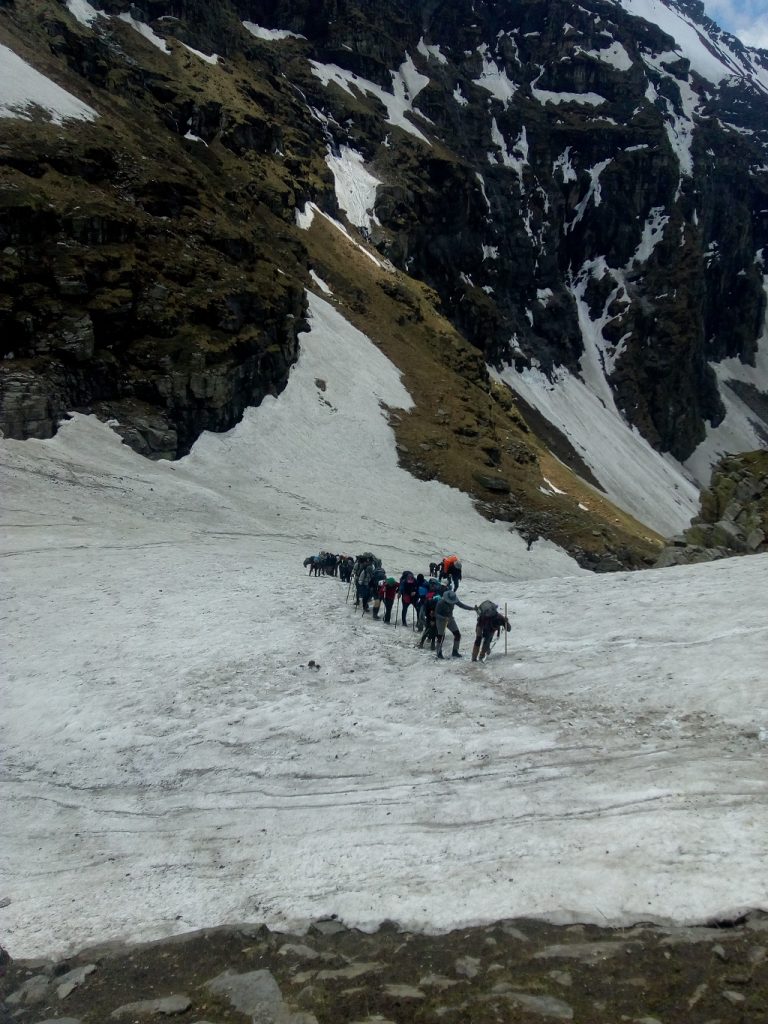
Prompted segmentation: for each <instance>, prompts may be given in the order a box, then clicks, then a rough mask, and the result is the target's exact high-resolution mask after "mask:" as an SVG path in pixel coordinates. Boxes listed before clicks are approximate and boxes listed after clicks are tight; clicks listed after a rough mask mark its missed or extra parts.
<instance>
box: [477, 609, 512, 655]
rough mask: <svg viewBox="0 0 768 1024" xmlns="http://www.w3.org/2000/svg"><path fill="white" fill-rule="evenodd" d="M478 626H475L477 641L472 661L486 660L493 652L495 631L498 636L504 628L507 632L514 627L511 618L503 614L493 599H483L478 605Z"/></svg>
mask: <svg viewBox="0 0 768 1024" xmlns="http://www.w3.org/2000/svg"><path fill="white" fill-rule="evenodd" d="M476 610H477V626H476V627H475V643H474V646H473V647H472V661H477V659H478V657H479V658H480V661H485V659H486V658H487V657H488V655H489V654H490V653H491V641H492V640H493V635H494V633H495V634H496V636H498V635H499V633H500V632H501V630H502V627H503V628H504V629H506V631H507V632H509V631H510V629H512V627H511V626H510V624H509V619H508V618H506V617H505V616H504V615H502V614H501V612H500V611H499V608H498V605H495V604H494V603H493V602H492V601H483V602H482V603H481V604H479V605H478V606H477V609H476Z"/></svg>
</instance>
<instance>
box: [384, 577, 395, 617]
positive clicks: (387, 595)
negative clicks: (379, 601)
mask: <svg viewBox="0 0 768 1024" xmlns="http://www.w3.org/2000/svg"><path fill="white" fill-rule="evenodd" d="M381 590H382V596H383V599H384V621H385V622H391V621H392V605H393V604H394V603H395V595H396V594H397V580H396V579H395V577H394V576H388V577H387V579H386V580H385V581H384V583H383V584H381Z"/></svg>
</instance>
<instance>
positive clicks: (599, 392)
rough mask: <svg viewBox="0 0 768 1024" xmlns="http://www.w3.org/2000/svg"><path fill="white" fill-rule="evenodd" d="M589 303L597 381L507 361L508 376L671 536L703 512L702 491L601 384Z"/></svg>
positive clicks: (613, 493)
mask: <svg viewBox="0 0 768 1024" xmlns="http://www.w3.org/2000/svg"><path fill="white" fill-rule="evenodd" d="M574 298H576V299H577V302H578V297H577V296H574ZM584 305H585V304H584V303H580V304H579V318H580V321H581V326H582V333H584V334H585V339H584V348H585V354H584V358H583V359H582V364H583V368H584V372H585V373H586V374H587V376H589V377H591V386H590V382H585V381H584V380H581V379H580V378H579V377H575V376H574V375H573V374H571V373H569V372H568V370H566V369H564V368H560V369H558V370H556V371H555V374H554V376H553V379H552V380H549V378H548V377H547V376H546V375H545V374H544V373H542V371H541V370H538V369H531V370H523V371H522V372H521V373H518V372H517V371H516V370H515V369H514V368H513V367H507V368H506V369H505V370H503V371H502V373H501V379H502V380H504V381H506V382H507V383H508V384H509V385H510V386H511V387H512V388H513V389H514V390H515V391H516V392H518V394H520V395H521V396H522V397H523V398H524V399H525V400H526V402H529V403H530V404H531V405H532V406H534V408H536V409H538V410H539V412H541V413H542V415H543V416H545V417H546V419H548V420H549V422H550V423H552V424H553V425H554V426H556V427H557V428H558V429H559V430H562V431H563V433H564V434H565V435H566V437H568V438H569V440H570V441H571V443H572V444H573V446H574V448H575V449H576V451H577V452H578V453H579V455H581V457H582V458H583V459H584V461H585V462H586V464H587V465H588V466H589V468H590V469H591V470H592V471H593V473H594V474H595V477H596V478H597V480H598V481H599V482H600V485H601V486H602V488H603V490H604V491H605V492H606V494H607V495H608V497H609V498H610V499H611V501H613V502H614V503H615V504H617V505H619V506H620V507H621V508H623V509H626V511H627V512H630V513H631V514H632V515H633V516H635V518H636V519H639V520H640V522H642V523H646V524H647V525H648V526H650V527H652V528H653V529H655V530H657V531H658V532H659V533H661V534H663V535H664V536H667V537H668V536H671V535H672V534H675V533H679V532H680V531H681V530H682V529H684V528H685V527H686V526H688V524H689V523H690V520H691V518H692V516H694V515H695V514H696V512H697V511H698V490H697V488H696V487H695V485H694V484H693V483H692V482H691V480H690V479H689V478H688V477H687V475H686V474H685V471H684V469H683V467H682V466H680V465H679V464H678V463H676V462H675V461H674V459H672V458H671V457H670V456H665V455H661V454H659V452H657V451H655V449H653V448H652V447H651V446H650V445H649V444H648V442H647V441H646V440H645V439H644V438H643V437H642V436H641V434H640V433H638V431H637V430H635V429H634V428H632V427H630V426H629V425H628V424H627V423H626V421H625V420H624V419H623V418H622V417H621V415H620V414H619V412H618V411H617V409H616V406H615V404H614V402H613V398H612V393H611V391H610V387H609V386H608V384H607V383H604V387H601V386H600V380H601V379H602V380H603V381H604V375H603V374H602V373H601V369H600V363H601V359H600V351H601V348H600V344H599V339H598V337H596V335H597V330H596V327H597V326H599V325H595V324H593V323H592V322H591V321H589V322H586V314H585V312H584V309H583V306H584Z"/></svg>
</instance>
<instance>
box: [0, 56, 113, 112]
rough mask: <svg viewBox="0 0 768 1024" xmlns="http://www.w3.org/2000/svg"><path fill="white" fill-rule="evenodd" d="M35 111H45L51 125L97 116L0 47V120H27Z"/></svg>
mask: <svg viewBox="0 0 768 1024" xmlns="http://www.w3.org/2000/svg"><path fill="white" fill-rule="evenodd" d="M35 107H39V108H41V109H42V110H45V111H46V112H47V113H48V115H49V116H50V118H51V120H52V121H53V122H54V124H63V123H64V122H65V121H70V120H71V121H93V120H94V118H96V117H98V116H99V115H98V114H97V113H96V111H95V110H94V109H93V107H89V106H88V104H87V103H83V101H82V100H79V99H77V98H76V97H75V96H73V95H72V94H71V93H69V92H67V91H66V89H62V88H61V86H60V85H56V83H55V82H52V81H51V80H50V78H46V77H45V75H43V74H41V72H39V71H38V70H37V69H36V68H33V67H32V65H31V64H27V62H26V61H25V60H22V58H21V57H19V55H18V54H17V53H14V51H13V50H10V49H9V48H8V47H7V46H3V45H2V43H0V118H4V117H11V118H22V119H24V120H29V118H30V116H31V112H32V111H33V110H34V108H35Z"/></svg>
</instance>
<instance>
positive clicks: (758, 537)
mask: <svg viewBox="0 0 768 1024" xmlns="http://www.w3.org/2000/svg"><path fill="white" fill-rule="evenodd" d="M746 543H747V551H757V549H758V548H759V547H762V545H763V544H765V534H764V533H763V531H762V530H760V529H758V528H757V527H755V529H754V530H750V531H749V533H748V534H747V541H746Z"/></svg>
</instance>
